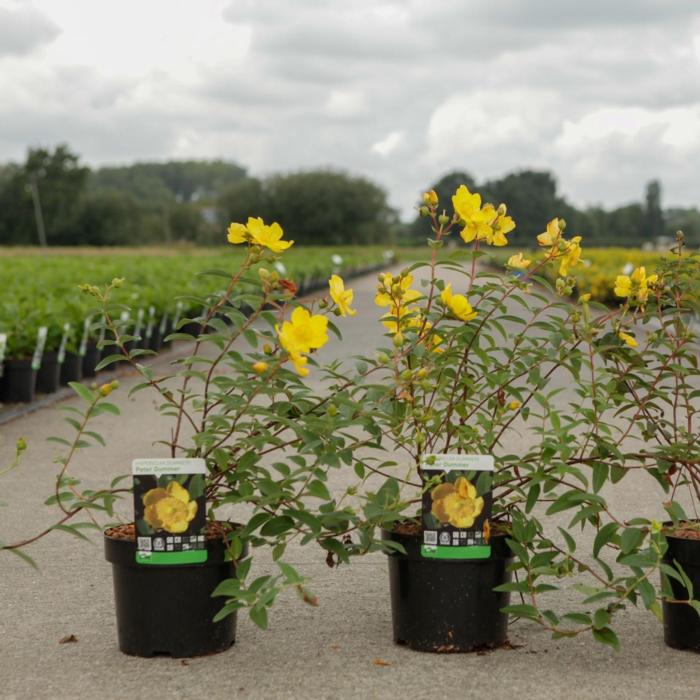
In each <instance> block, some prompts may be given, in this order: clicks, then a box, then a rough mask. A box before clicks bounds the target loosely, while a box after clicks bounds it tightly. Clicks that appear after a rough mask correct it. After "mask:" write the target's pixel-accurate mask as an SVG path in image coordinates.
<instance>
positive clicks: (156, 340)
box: [148, 326, 163, 352]
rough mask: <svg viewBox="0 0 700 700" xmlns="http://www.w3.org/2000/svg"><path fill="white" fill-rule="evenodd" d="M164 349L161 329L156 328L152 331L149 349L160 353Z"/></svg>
mask: <svg viewBox="0 0 700 700" xmlns="http://www.w3.org/2000/svg"><path fill="white" fill-rule="evenodd" d="M162 347H163V339H162V338H161V337H160V328H159V327H158V326H154V327H153V329H152V330H151V337H150V338H149V339H148V349H149V350H153V351H154V352H158V351H159V350H160V349H161V348H162Z"/></svg>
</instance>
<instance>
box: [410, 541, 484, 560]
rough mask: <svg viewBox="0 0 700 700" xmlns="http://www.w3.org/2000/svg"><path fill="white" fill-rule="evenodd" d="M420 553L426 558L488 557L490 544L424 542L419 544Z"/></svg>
mask: <svg viewBox="0 0 700 700" xmlns="http://www.w3.org/2000/svg"><path fill="white" fill-rule="evenodd" d="M420 553H421V556H423V557H425V558H426V559H488V558H489V557H490V556H491V545H488V544H484V545H473V546H471V547H443V546H441V545H437V546H431V545H425V544H424V545H421V548H420Z"/></svg>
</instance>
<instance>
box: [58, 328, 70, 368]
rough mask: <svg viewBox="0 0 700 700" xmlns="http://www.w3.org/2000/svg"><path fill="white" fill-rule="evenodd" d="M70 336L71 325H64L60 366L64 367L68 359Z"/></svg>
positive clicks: (59, 357)
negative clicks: (67, 345) (64, 362)
mask: <svg viewBox="0 0 700 700" xmlns="http://www.w3.org/2000/svg"><path fill="white" fill-rule="evenodd" d="M69 335H70V323H64V324H63V335H62V336H61V344H60V345H59V347H58V357H57V358H56V359H57V360H58V364H59V365H62V364H63V360H65V359H66V343H67V342H68V336H69Z"/></svg>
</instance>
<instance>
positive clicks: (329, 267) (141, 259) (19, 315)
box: [0, 247, 393, 403]
mask: <svg viewBox="0 0 700 700" xmlns="http://www.w3.org/2000/svg"><path fill="white" fill-rule="evenodd" d="M188 252H189V253H191V254H182V253H181V254H174V255H165V254H162V253H163V251H160V253H161V254H159V251H153V250H150V251H149V250H147V251H146V254H145V255H137V254H136V253H135V251H132V252H130V253H127V254H116V255H111V256H107V255H104V254H102V255H95V254H87V255H80V254H77V255H70V254H63V253H60V254H53V255H50V256H48V257H40V256H38V255H21V254H18V255H13V254H9V255H3V256H0V262H1V263H2V266H1V267H0V285H1V287H2V289H4V290H5V291H4V292H3V294H2V296H1V297H0V374H1V379H0V402H3V403H14V402H31V401H33V400H34V398H35V394H36V392H40V393H44V394H51V393H53V392H55V391H57V390H58V388H59V387H60V386H61V385H66V384H68V382H71V381H80V380H81V378H82V377H93V376H95V373H96V371H97V370H99V369H101V365H100V362H101V360H102V359H104V357H105V356H106V354H107V353H106V351H105V352H102V351H101V350H100V349H98V343H99V341H100V339H101V337H102V335H103V333H102V332H101V330H100V323H99V319H98V316H96V311H97V307H96V306H95V304H94V300H92V299H90V298H89V297H86V296H85V295H83V294H81V293H80V291H79V289H78V285H79V284H80V283H84V282H86V281H88V282H91V283H95V284H101V283H105V282H107V281H108V280H110V279H112V278H113V277H116V276H119V275H128V278H129V286H128V289H123V290H121V291H115V294H114V297H115V298H114V301H115V302H116V303H121V304H123V305H124V308H125V309H128V310H127V311H126V312H125V313H124V314H123V315H122V316H120V319H119V324H120V329H121V331H122V332H123V333H128V334H130V335H133V336H135V339H134V341H132V343H131V344H130V347H131V348H132V349H136V348H142V349H150V350H154V351H156V352H157V351H159V350H160V349H161V348H162V347H163V345H166V343H165V342H164V339H165V337H166V336H167V335H168V334H170V333H172V331H173V330H174V329H175V327H176V326H177V325H178V323H179V321H180V320H181V319H183V318H187V317H191V316H196V315H197V314H198V313H199V309H198V308H197V302H196V301H195V300H194V299H195V298H197V297H201V296H203V295H206V294H212V293H215V292H216V291H217V290H218V288H219V286H220V285H221V279H220V278H216V277H211V276H209V277H207V276H205V275H201V274H200V273H202V272H204V271H206V270H207V269H208V268H211V267H214V266H220V263H221V256H220V255H213V254H212V253H211V252H209V253H202V251H192V250H190V251H188ZM392 256H393V253H392V252H391V251H385V250H383V249H380V248H377V247H366V248H355V247H353V248H325V249H324V248H318V247H316V248H313V247H312V248H305V249H299V250H296V251H292V252H290V254H289V256H287V257H286V258H285V260H284V262H278V263H277V267H276V268H273V273H276V274H278V275H279V276H280V277H284V278H289V279H292V280H294V283H295V285H296V286H297V288H298V292H299V293H301V294H304V293H307V292H311V291H313V290H314V289H318V287H319V286H320V285H323V284H325V280H326V279H327V277H328V275H329V274H331V273H332V272H342V273H343V274H344V275H346V276H349V277H352V276H353V275H355V274H360V273H362V272H368V271H371V270H373V269H377V268H378V267H379V266H381V265H382V264H383V262H384V261H385V260H387V259H388V258H391V257H392ZM240 261H241V260H240V257H239V256H237V255H235V254H234V255H232V256H229V258H228V259H227V260H226V263H227V264H228V265H229V266H230V267H231V269H235V267H236V265H237V264H239V263H240ZM190 330H191V329H190Z"/></svg>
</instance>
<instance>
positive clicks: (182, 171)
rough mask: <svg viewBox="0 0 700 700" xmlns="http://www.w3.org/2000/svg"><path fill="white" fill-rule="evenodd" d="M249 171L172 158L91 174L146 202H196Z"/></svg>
mask: <svg viewBox="0 0 700 700" xmlns="http://www.w3.org/2000/svg"><path fill="white" fill-rule="evenodd" d="M245 177H246V171H245V169H244V168H242V167H241V166H240V165H237V164H236V163H230V162H226V161H223V160H214V161H200V160H182V161H177V160H172V161H167V162H165V163H135V164H134V165H127V166H120V167H108V168H100V169H99V170H97V171H96V172H95V173H94V175H93V177H92V183H91V184H92V185H93V186H94V187H96V188H97V187H111V188H114V189H119V190H123V191H125V192H128V193H130V194H132V195H134V196H135V197H136V198H137V199H139V200H143V201H144V202H150V203H154V202H156V201H157V202H163V201H167V200H175V201H178V202H194V201H198V200H201V199H214V198H216V197H217V196H218V195H219V194H220V193H221V192H222V191H223V190H224V189H225V188H227V187H229V186H230V185H232V184H234V183H236V182H240V181H241V180H243V179H245Z"/></svg>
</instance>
